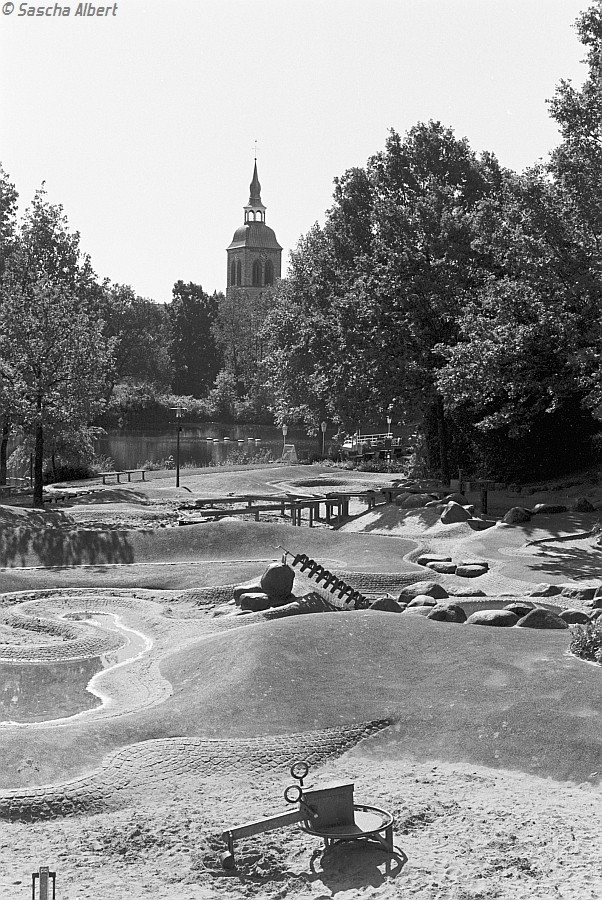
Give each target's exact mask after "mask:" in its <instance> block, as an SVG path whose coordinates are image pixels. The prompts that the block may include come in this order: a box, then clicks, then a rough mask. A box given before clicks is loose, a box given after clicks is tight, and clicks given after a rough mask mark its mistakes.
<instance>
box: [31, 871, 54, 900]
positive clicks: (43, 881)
mask: <svg viewBox="0 0 602 900" xmlns="http://www.w3.org/2000/svg"><path fill="white" fill-rule="evenodd" d="M36 879H38V880H39V882H40V893H39V900H48V881H49V879H51V880H52V900H56V872H51V871H50V870H49V868H48V866H40V869H39V871H38V872H32V875H31V900H36Z"/></svg>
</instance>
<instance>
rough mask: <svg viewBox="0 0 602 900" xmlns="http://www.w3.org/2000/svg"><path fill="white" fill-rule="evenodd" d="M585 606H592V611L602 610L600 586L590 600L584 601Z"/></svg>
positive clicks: (601, 587)
mask: <svg viewBox="0 0 602 900" xmlns="http://www.w3.org/2000/svg"><path fill="white" fill-rule="evenodd" d="M586 605H587V606H593V608H594V609H602V586H600V587H597V588H596V590H595V591H594V596H593V597H592V599H591V600H588V601H586Z"/></svg>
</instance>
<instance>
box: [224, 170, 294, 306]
mask: <svg viewBox="0 0 602 900" xmlns="http://www.w3.org/2000/svg"><path fill="white" fill-rule="evenodd" d="M244 210H245V224H244V225H241V226H240V228H237V229H236V231H235V232H234V237H233V238H232V242H231V243H230V246H229V247H228V248H227V249H226V253H227V255H228V277H227V281H226V283H227V285H228V287H227V291H226V292H227V293H228V294H229V293H230V292H231V291H232V290H235V289H237V288H240V289H242V290H245V291H248V292H249V293H252V294H253V293H260V292H261V291H263V290H265V288H266V287H269V286H270V285H272V284H275V283H276V281H277V280H278V279H279V278H280V273H281V266H282V247H281V246H280V244H279V243H278V241H277V240H276V235H275V234H274V232H273V230H272V229H271V228H268V226H267V225H266V224H265V210H266V208H265V206H264V205H263V203H262V202H261V185H260V183H259V178H258V176H257V160H255V168H254V169H253V180H252V181H251V194H250V197H249V202H248V203H247V205H246V206H245V207H244Z"/></svg>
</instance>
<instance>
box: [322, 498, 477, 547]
mask: <svg viewBox="0 0 602 900" xmlns="http://www.w3.org/2000/svg"><path fill="white" fill-rule="evenodd" d="M337 531H338V532H343V533H346V534H384V535H388V536H389V537H400V538H406V539H407V540H430V539H433V540H460V539H462V538H468V537H471V536H473V535H474V534H475V532H474V531H473V529H472V528H471V527H470V525H468V523H467V522H456V523H454V524H453V525H443V523H442V522H441V510H438V509H434V508H433V507H430V508H429V507H425V508H423V509H401V508H400V507H398V506H395V504H393V503H388V504H386V506H377V507H375V508H374V509H371V510H368V512H365V513H363V514H362V515H359V516H357V517H356V518H355V519H353V520H352V521H351V522H347V523H346V524H345V525H342V526H341V527H340V528H339V529H337Z"/></svg>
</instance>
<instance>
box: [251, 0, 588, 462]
mask: <svg viewBox="0 0 602 900" xmlns="http://www.w3.org/2000/svg"><path fill="white" fill-rule="evenodd" d="M577 30H578V32H579V35H580V38H581V40H582V42H583V44H584V45H585V47H586V48H587V60H586V61H587V63H588V67H589V69H588V77H587V79H586V81H585V83H584V84H583V86H582V87H581V88H579V89H577V88H575V87H573V86H572V85H571V84H570V83H568V82H562V83H561V84H560V86H559V88H558V90H557V91H556V94H555V96H554V98H553V100H552V101H551V102H550V111H551V114H552V116H553V118H554V119H555V121H556V122H557V123H558V125H559V127H560V131H561V136H562V140H561V143H560V145H559V147H558V148H557V149H556V150H555V151H554V152H553V153H552V154H551V157H550V159H549V161H548V162H547V163H546V164H545V165H544V164H540V165H538V166H536V167H533V168H532V169H530V170H528V171H526V172H525V173H523V174H521V175H518V174H515V173H513V172H509V171H507V170H503V169H501V168H500V166H499V165H498V163H497V161H496V160H495V158H494V157H493V156H492V155H491V154H488V153H484V154H481V155H480V156H477V155H476V154H475V153H473V152H472V151H471V149H470V147H469V145H468V143H467V141H466V140H465V139H461V140H459V139H457V138H456V137H455V136H454V135H453V133H452V132H451V131H450V130H449V129H447V128H445V127H443V126H442V125H441V124H440V123H437V122H429V123H428V124H419V125H417V126H415V127H414V128H412V129H411V130H410V131H409V132H408V134H407V135H406V136H405V138H401V137H400V136H399V135H398V134H396V133H395V132H391V134H390V136H389V138H388V140H387V142H386V145H385V148H384V150H383V151H381V152H380V153H378V154H376V155H375V156H374V157H372V158H371V159H370V160H369V161H368V163H367V165H366V167H365V168H364V169H360V168H356V169H351V170H349V171H348V172H347V173H345V175H344V176H343V177H342V178H340V179H338V180H337V181H336V182H335V192H334V203H333V206H332V208H331V209H330V210H329V212H328V213H327V217H326V222H325V225H324V227H323V228H320V227H318V226H317V225H316V226H314V228H313V229H311V231H310V232H309V233H308V234H307V235H306V236H305V237H304V238H303V239H302V240H301V241H300V242H299V245H298V246H297V248H296V250H295V251H294V252H293V254H292V257H291V266H290V277H289V279H288V281H287V282H283V283H282V284H281V285H280V286H279V288H278V292H277V300H276V302H275V304H274V308H273V309H272V311H271V313H270V316H269V318H268V322H267V326H266V329H265V335H266V338H267V339H268V340H269V353H268V354H267V357H266V360H265V363H264V371H265V373H266V379H267V380H268V383H269V384H270V385H271V387H272V389H273V391H274V394H275V396H276V397H277V400H276V401H275V402H274V409H275V412H276V415H277V417H278V419H279V420H280V421H285V420H297V421H304V422H305V423H306V424H307V425H309V426H313V427H314V428H315V427H316V426H317V423H318V422H319V421H320V419H322V418H329V419H331V420H333V421H335V422H340V423H341V424H342V425H343V426H344V427H345V428H346V429H347V430H349V431H352V430H355V428H356V427H357V426H358V424H361V425H362V426H363V427H364V430H365V428H366V427H370V426H374V425H377V424H378V423H379V422H380V423H382V422H383V421H384V418H385V414H386V410H387V408H391V407H392V408H393V410H394V419H401V420H402V421H406V422H407V421H416V422H418V423H419V424H420V427H421V430H422V434H423V437H424V439H425V446H426V463H427V465H428V467H429V468H430V469H431V470H432V471H435V472H436V471H438V472H440V473H441V474H442V475H445V476H446V475H448V474H449V473H450V469H451V467H453V466H461V467H463V468H464V469H466V468H469V469H472V470H473V471H475V472H478V473H479V474H483V475H485V474H486V475H489V476H491V475H498V476H500V477H501V476H503V475H507V476H512V477H523V476H524V477H528V476H529V475H534V474H540V473H541V472H542V471H544V470H546V469H547V470H550V468H560V467H562V466H565V465H568V464H571V463H573V464H574V463H575V462H576V461H577V460H578V459H581V460H583V461H586V459H587V457H588V453H590V451H591V442H590V438H591V436H592V435H593V434H594V433H595V432H597V431H599V428H600V426H599V420H598V418H597V415H599V414H600V410H601V409H602V356H601V347H602V315H601V313H602V308H601V306H602V300H601V298H602V280H601V274H602V271H601V266H602V91H601V79H600V72H601V71H602V55H601V54H602V50H601V47H602V10H601V7H600V4H596V5H595V6H593V7H591V8H590V9H589V10H588V11H587V12H585V13H584V14H583V15H582V16H581V17H580V18H579V20H578V22H577ZM378 430H382V426H381V428H380V429H378Z"/></svg>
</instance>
